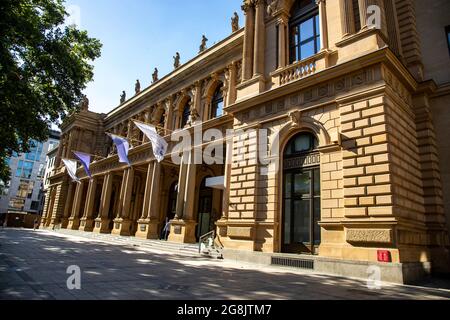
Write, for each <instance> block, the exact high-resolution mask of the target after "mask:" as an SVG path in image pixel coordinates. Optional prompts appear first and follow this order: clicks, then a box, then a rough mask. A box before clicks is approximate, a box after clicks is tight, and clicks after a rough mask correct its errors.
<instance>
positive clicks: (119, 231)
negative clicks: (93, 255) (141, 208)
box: [111, 218, 133, 237]
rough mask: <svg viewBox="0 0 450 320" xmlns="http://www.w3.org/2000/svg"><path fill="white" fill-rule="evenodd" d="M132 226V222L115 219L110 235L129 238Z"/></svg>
mask: <svg viewBox="0 0 450 320" xmlns="http://www.w3.org/2000/svg"><path fill="white" fill-rule="evenodd" d="M132 224H133V221H131V220H128V219H122V218H120V219H115V220H114V227H113V230H112V232H111V233H112V234H114V235H119V236H125V237H129V236H131V235H132V234H131V225H132Z"/></svg>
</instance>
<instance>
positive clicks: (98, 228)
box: [93, 218, 111, 233]
mask: <svg viewBox="0 0 450 320" xmlns="http://www.w3.org/2000/svg"><path fill="white" fill-rule="evenodd" d="M109 223H110V220H109V219H101V218H97V219H95V223H94V230H93V232H94V233H111V230H110V229H109Z"/></svg>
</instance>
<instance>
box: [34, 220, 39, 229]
mask: <svg viewBox="0 0 450 320" xmlns="http://www.w3.org/2000/svg"><path fill="white" fill-rule="evenodd" d="M38 227H39V218H36V219H34V229H33V230H34V231H36V229H37V228H38Z"/></svg>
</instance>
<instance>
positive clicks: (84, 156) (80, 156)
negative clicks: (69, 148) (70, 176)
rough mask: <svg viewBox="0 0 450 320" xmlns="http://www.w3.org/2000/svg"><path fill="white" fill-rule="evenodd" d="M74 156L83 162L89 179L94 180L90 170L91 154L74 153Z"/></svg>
mask: <svg viewBox="0 0 450 320" xmlns="http://www.w3.org/2000/svg"><path fill="white" fill-rule="evenodd" d="M73 154H74V155H75V156H76V157H77V158H78V160H80V161H81V163H82V164H83V167H84V171H86V174H87V175H88V177H89V178H92V175H91V171H90V170H89V166H90V165H91V156H90V155H89V154H86V153H83V152H75V151H74V152H73Z"/></svg>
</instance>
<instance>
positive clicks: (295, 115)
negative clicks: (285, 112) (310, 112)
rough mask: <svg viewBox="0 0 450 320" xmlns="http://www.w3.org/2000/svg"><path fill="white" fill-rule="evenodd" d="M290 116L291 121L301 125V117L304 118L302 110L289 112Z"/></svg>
mask: <svg viewBox="0 0 450 320" xmlns="http://www.w3.org/2000/svg"><path fill="white" fill-rule="evenodd" d="M289 118H290V119H291V122H292V123H293V124H295V125H297V126H298V125H300V119H301V118H302V113H301V111H300V110H296V111H292V112H289Z"/></svg>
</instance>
